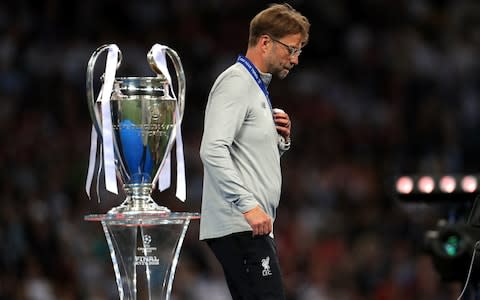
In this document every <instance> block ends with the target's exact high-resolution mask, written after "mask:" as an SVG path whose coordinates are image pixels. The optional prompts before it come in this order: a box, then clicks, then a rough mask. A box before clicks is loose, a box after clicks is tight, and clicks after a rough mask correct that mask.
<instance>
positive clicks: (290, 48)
mask: <svg viewBox="0 0 480 300" xmlns="http://www.w3.org/2000/svg"><path fill="white" fill-rule="evenodd" d="M268 37H269V38H270V39H271V40H272V41H274V42H277V43H279V44H280V45H282V46H283V47H285V48H287V50H288V54H289V55H290V57H299V56H300V54H302V48H297V47H294V46H290V45H287V44H285V43H283V42H280V41H279V40H277V39H274V38H273V37H271V36H268Z"/></svg>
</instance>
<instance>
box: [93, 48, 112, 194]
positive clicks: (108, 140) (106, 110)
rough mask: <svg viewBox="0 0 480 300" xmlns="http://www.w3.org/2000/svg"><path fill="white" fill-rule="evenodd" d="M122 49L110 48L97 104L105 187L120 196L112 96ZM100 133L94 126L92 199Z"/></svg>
mask: <svg viewBox="0 0 480 300" xmlns="http://www.w3.org/2000/svg"><path fill="white" fill-rule="evenodd" d="M119 52H120V49H118V47H117V45H115V44H112V45H109V46H108V54H107V61H106V64H105V81H104V83H103V86H102V88H101V91H100V95H99V97H98V99H97V102H98V101H100V102H101V113H102V140H103V161H104V165H105V187H106V189H107V190H108V191H110V192H112V193H114V194H118V185H117V176H116V168H115V154H114V150H113V134H112V120H111V112H110V96H111V94H112V90H113V83H114V80H115V72H116V70H117V60H118V55H119ZM97 134H98V133H97V132H96V130H95V128H94V126H92V133H91V138H90V158H89V163H88V172H87V181H86V184H85V190H86V192H87V195H88V197H89V198H90V188H91V185H92V180H93V172H94V169H95V161H96V155H97V139H98V135H97Z"/></svg>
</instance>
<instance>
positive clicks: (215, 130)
mask: <svg viewBox="0 0 480 300" xmlns="http://www.w3.org/2000/svg"><path fill="white" fill-rule="evenodd" d="M248 88H249V87H248V82H246V81H245V79H244V78H241V76H240V75H238V74H237V75H234V74H230V75H228V76H225V77H223V78H219V80H217V82H216V83H215V84H214V86H213V88H212V90H211V92H210V95H209V99H208V103H207V108H206V110H205V124H204V132H203V137H202V142H201V146H200V158H201V159H202V162H203V165H204V170H205V172H208V174H209V177H210V178H211V179H212V180H214V181H215V185H217V186H218V189H219V191H220V193H222V195H223V198H224V199H225V201H228V202H231V203H234V204H235V205H236V206H237V207H238V208H239V210H240V211H241V212H247V211H249V210H251V209H253V208H255V207H256V206H257V205H258V202H257V201H256V200H255V199H254V197H253V195H252V193H251V192H250V191H248V189H247V188H246V186H245V185H244V183H243V182H242V180H241V178H240V176H239V174H238V172H237V170H236V168H235V166H234V163H233V161H232V156H231V152H230V150H231V148H232V144H233V141H234V139H235V137H236V135H237V134H238V132H239V130H240V128H241V127H242V124H243V122H244V120H245V116H246V115H247V112H248V103H247V102H248V101H247V100H248V99H246V94H247V91H248Z"/></svg>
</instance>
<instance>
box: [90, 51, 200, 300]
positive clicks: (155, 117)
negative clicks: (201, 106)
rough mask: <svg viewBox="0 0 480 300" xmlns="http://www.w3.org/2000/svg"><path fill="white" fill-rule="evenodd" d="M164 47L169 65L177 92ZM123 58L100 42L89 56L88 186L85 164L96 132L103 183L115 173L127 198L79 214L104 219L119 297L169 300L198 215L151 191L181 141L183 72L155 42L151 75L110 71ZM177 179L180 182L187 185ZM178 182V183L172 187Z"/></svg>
mask: <svg viewBox="0 0 480 300" xmlns="http://www.w3.org/2000/svg"><path fill="white" fill-rule="evenodd" d="M104 51H107V60H106V68H105V73H104V74H103V76H101V78H102V80H103V85H102V88H101V89H100V93H99V97H98V99H97V100H96V99H95V96H94V95H95V93H94V84H93V79H94V78H93V73H94V66H95V62H96V61H97V58H98V57H99V56H100V54H101V53H103V52H104ZM165 54H168V57H170V59H171V61H172V62H173V65H174V67H175V72H176V77H177V84H176V86H177V95H178V98H177V96H175V93H174V85H173V84H172V82H171V78H170V74H169V72H168V68H167V65H166V56H165ZM121 60H122V55H121V52H120V49H118V47H117V46H116V45H115V44H109V45H104V46H101V47H99V48H98V49H97V50H96V51H95V52H94V53H93V54H92V56H91V58H90V61H89V63H88V67H87V98H88V108H89V111H90V115H91V118H92V122H93V128H94V129H93V130H92V146H91V153H90V162H89V172H88V175H87V185H86V190H87V193H89V191H90V184H91V178H92V175H91V174H93V172H92V170H93V169H95V167H93V168H91V167H92V166H95V165H96V162H95V161H96V156H97V139H98V138H100V139H101V140H102V146H103V148H100V149H102V150H103V153H102V155H100V158H102V157H103V160H102V159H100V161H99V162H98V164H99V168H100V165H101V164H102V163H103V164H104V166H103V168H104V170H105V171H104V172H105V184H106V188H107V190H109V191H112V192H117V177H119V179H120V181H121V182H122V183H123V188H124V190H125V193H126V195H127V198H126V199H125V200H124V201H123V203H122V204H121V205H119V206H117V207H114V208H112V209H110V210H109V211H108V213H106V214H91V215H87V216H85V220H87V221H97V222H101V224H102V227H103V231H104V234H105V237H106V240H107V243H108V247H109V249H110V255H111V258H112V263H113V269H114V272H115V278H116V282H117V287H118V293H119V297H120V299H121V300H138V299H149V300H153V299H166V300H169V299H170V294H171V292H172V284H173V279H174V275H175V269H176V266H177V263H178V260H179V255H180V250H181V247H182V243H183V240H184V238H185V234H186V231H187V228H188V226H189V223H190V220H195V219H199V218H200V215H199V214H198V213H188V212H171V211H170V210H169V209H168V208H166V207H163V206H159V205H157V204H156V203H155V202H154V201H153V199H152V198H151V193H152V189H153V187H154V186H155V185H156V183H157V182H158V181H159V180H160V179H161V178H159V177H161V176H160V173H161V170H162V167H163V166H164V165H165V162H166V161H168V154H169V153H170V151H171V149H172V147H173V143H174V142H175V141H176V140H177V141H181V134H180V124H181V122H182V117H183V111H184V107H185V75H184V73H183V67H182V64H181V62H180V58H179V57H178V55H177V53H176V52H175V51H173V50H172V49H170V48H168V47H166V46H162V45H159V44H156V45H154V46H153V47H152V49H151V50H150V51H149V52H148V54H147V60H148V62H149V64H150V67H151V68H152V70H153V71H154V72H155V73H156V74H157V76H156V77H115V71H116V69H117V68H118V67H119V66H120V63H121ZM177 130H178V132H177ZM177 133H178V135H177ZM179 149H182V147H181V146H180V147H179V145H178V144H177V161H178V156H181V157H182V158H183V152H180V153H181V155H178V151H179ZM180 151H181V150H180ZM107 152H108V153H107ZM92 161H93V163H92ZM107 165H108V166H107ZM180 165H183V164H180ZM177 167H178V165H177ZM178 170H179V169H177V173H178ZM180 170H182V169H180ZM107 171H108V172H107ZM180 177H182V176H180ZM182 181H183V182H182V183H183V184H180V186H185V184H184V180H182ZM178 186H179V183H178V182H177V189H178ZM180 190H182V189H180ZM182 191H183V192H181V193H179V194H177V197H178V198H179V199H182V198H184V196H185V191H184V190H182ZM178 195H181V196H180V197H179V196H178ZM182 200H184V199H182Z"/></svg>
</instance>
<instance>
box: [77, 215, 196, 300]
mask: <svg viewBox="0 0 480 300" xmlns="http://www.w3.org/2000/svg"><path fill="white" fill-rule="evenodd" d="M198 218H200V215H199V214H198V213H180V212H172V213H169V214H165V215H162V214H153V213H152V212H147V213H146V214H141V213H139V212H136V214H135V215H129V214H121V213H118V214H113V213H110V212H109V213H107V214H92V215H88V216H86V217H85V220H87V221H97V222H101V224H102V228H103V232H104V234H105V238H106V240H107V244H108V247H109V250H110V256H111V258H112V263H113V269H114V272H115V278H116V282H117V288H118V293H119V296H120V300H137V299H138V300H141V299H149V300H163V299H165V300H169V299H171V298H170V295H171V292H172V285H173V279H174V276H175V270H176V267H177V263H178V260H179V256H180V249H181V248H182V244H183V240H184V238H185V235H186V232H187V229H188V226H189V224H190V221H191V220H195V219H198Z"/></svg>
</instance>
